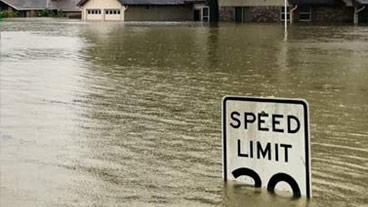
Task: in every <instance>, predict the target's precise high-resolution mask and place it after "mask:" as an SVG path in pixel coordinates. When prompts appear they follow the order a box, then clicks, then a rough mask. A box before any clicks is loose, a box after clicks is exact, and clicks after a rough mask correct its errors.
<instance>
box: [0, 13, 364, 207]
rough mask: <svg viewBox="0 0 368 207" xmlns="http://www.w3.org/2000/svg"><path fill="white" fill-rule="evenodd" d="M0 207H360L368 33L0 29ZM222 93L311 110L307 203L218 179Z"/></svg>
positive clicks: (106, 26) (44, 23) (41, 24)
mask: <svg viewBox="0 0 368 207" xmlns="http://www.w3.org/2000/svg"><path fill="white" fill-rule="evenodd" d="M0 26H1V27H0V28H1V30H2V33H1V43H0V44H1V45H0V47H1V50H0V52H1V59H0V80H1V82H0V95H1V99H0V104H1V105H0V106H1V107H0V114H1V115H0V124H1V126H0V133H1V134H0V143H1V156H0V163H1V171H0V172H1V183H0V184H1V191H0V204H1V206H54V205H56V204H58V205H61V206H73V205H77V206H81V205H82V206H90V205H93V204H94V205H96V206H113V205H133V206H161V205H170V206H184V205H186V206H243V205H249V206H269V205H270V204H272V205H273V206H362V205H366V204H367V203H368V199H367V198H368V193H367V188H368V176H367V175H368V139H367V138H368V130H367V127H368V124H367V121H368V115H367V114H368V113H367V112H368V96H367V95H368V86H367V84H366V83H367V82H368V70H367V68H368V41H367V40H368V28H366V27H350V26H338V27H332V26H328V27H324V26H293V27H291V28H290V32H289V36H288V41H287V42H284V41H283V28H282V27H281V26H280V25H277V24H273V25H252V24H245V25H236V24H220V25H219V26H217V27H208V26H206V25H202V24H192V23H180V24H179V23H169V24H163V23H162V24H161V23H154V24H151V23H139V24H138V23H130V24H122V23H84V22H79V21H70V20H60V19H11V20H7V21H4V22H1V23H0ZM224 95H252V96H276V97H299V98H305V99H307V100H308V101H309V103H310V107H311V119H312V120H311V123H312V126H311V131H312V178H313V179H312V180H313V195H314V198H313V199H312V200H311V201H306V200H305V199H300V200H290V199H289V198H285V197H282V196H275V195H272V194H269V193H267V192H266V191H264V190H259V189H253V188H250V187H246V186H241V185H236V184H234V183H231V182H230V183H228V184H224V183H223V181H222V178H221V175H222V172H221V169H222V167H221V130H220V126H221V124H220V102H221V98H222V97H223V96H224Z"/></svg>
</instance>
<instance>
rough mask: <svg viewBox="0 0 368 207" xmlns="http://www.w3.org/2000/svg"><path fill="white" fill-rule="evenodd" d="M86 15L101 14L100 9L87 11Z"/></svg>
mask: <svg viewBox="0 0 368 207" xmlns="http://www.w3.org/2000/svg"><path fill="white" fill-rule="evenodd" d="M87 14H92V15H95V14H101V10H100V9H87Z"/></svg>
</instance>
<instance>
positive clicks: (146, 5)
mask: <svg viewBox="0 0 368 207" xmlns="http://www.w3.org/2000/svg"><path fill="white" fill-rule="evenodd" d="M78 6H79V7H80V8H81V10H82V19H83V20H100V21H101V20H102V21H104V20H107V21H209V8H208V6H207V5H206V2H205V1H204V0H81V1H80V2H79V3H78Z"/></svg>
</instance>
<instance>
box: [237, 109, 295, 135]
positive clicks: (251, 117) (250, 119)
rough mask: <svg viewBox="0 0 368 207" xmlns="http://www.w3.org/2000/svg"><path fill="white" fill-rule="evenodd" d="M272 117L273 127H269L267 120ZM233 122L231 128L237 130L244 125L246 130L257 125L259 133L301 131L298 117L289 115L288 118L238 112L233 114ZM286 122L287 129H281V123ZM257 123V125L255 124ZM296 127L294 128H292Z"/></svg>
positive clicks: (277, 115) (278, 115)
mask: <svg viewBox="0 0 368 207" xmlns="http://www.w3.org/2000/svg"><path fill="white" fill-rule="evenodd" d="M269 117H271V119H270V120H271V126H272V127H270V128H268V127H267V123H266V122H267V118H269ZM231 119H232V122H231V123H230V126H231V127H233V128H235V129H237V128H239V127H241V126H242V125H243V127H244V129H248V128H249V127H248V125H250V124H256V125H257V127H258V130H259V131H272V132H280V133H284V132H287V133H291V134H295V133H297V132H298V131H299V129H300V121H299V119H298V118H297V117H296V116H293V115H287V116H286V117H285V116H284V115H283V114H268V113H265V112H260V113H257V114H255V113H252V112H244V113H239V112H238V111H233V112H231ZM242 120H243V123H242ZM282 121H286V123H287V128H286V129H284V128H282V127H281V128H280V125H281V122H282ZM255 122H257V123H255ZM292 125H294V126H292Z"/></svg>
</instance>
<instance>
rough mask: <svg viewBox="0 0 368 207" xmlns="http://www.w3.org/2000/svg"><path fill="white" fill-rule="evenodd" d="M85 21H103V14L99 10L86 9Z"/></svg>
mask: <svg viewBox="0 0 368 207" xmlns="http://www.w3.org/2000/svg"><path fill="white" fill-rule="evenodd" d="M86 19H87V20H103V13H102V10H101V9H87V14H86Z"/></svg>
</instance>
